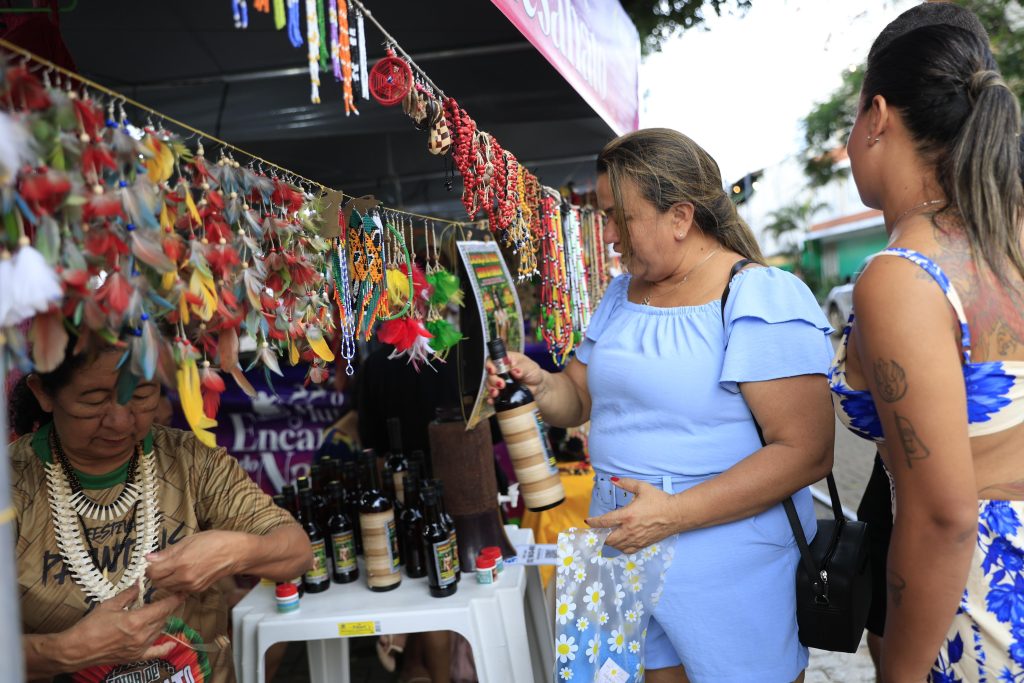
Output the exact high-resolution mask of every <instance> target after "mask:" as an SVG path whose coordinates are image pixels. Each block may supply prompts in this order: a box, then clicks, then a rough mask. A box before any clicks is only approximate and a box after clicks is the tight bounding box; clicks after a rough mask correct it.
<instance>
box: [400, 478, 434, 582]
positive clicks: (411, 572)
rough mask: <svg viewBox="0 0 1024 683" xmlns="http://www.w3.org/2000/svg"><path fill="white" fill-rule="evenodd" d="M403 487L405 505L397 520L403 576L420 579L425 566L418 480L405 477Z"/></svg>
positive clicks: (425, 568) (425, 571)
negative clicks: (403, 566) (403, 569)
mask: <svg viewBox="0 0 1024 683" xmlns="http://www.w3.org/2000/svg"><path fill="white" fill-rule="evenodd" d="M402 485H403V486H404V487H405V505H404V506H403V507H402V512H401V515H400V516H399V518H398V533H399V540H400V541H401V543H400V546H399V547H400V549H401V553H402V560H403V562H404V564H405V575H406V576H408V577H409V578H410V579H420V578H423V577H424V576H426V575H427V566H426V564H425V563H424V558H423V542H422V540H421V539H422V538H423V512H422V511H421V510H420V484H419V480H418V479H416V478H414V477H412V476H411V475H410V476H406V477H405V480H404V481H403V482H402Z"/></svg>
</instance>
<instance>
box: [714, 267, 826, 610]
mask: <svg viewBox="0 0 1024 683" xmlns="http://www.w3.org/2000/svg"><path fill="white" fill-rule="evenodd" d="M751 263H754V261H752V260H750V259H748V258H745V259H740V260H739V261H737V262H736V263H734V264H733V266H732V270H730V271H729V281H728V282H726V283H725V289H724V290H723V291H722V327H723V328H724V327H725V302H726V301H727V300H728V299H729V291H730V289H731V288H732V279H733V278H734V277H736V274H737V273H739V272H740V271H741V270H743V269H744V268H746V267H747V266H749V265H750V264H751ZM748 408H749V406H748ZM750 417H751V418H752V419H753V420H754V428H755V429H757V438H759V439H760V440H761V445H762V446H767V445H768V443H767V442H766V441H765V440H764V433H763V432H762V431H761V425H760V424H758V422H757V418H756V417H754V413H753V412H751V413H750ZM826 480H827V481H828V493H829V496H830V497H831V498H832V514H833V515H835V518H836V529H837V530H838V529H839V527H840V526H841V525H842V524H844V523H845V522H846V518H845V517H843V505H842V503H841V502H840V501H839V489H838V488H837V487H836V480H835V478H834V477H833V476H832V472H829V473H828V477H827V478H826ZM782 507H783V509H784V510H785V511H786V517H787V518H788V519H789V526H790V528H791V529H792V530H793V537H794V538H795V539H796V545H797V547H798V548H799V549H800V560H801V562H802V563H803V565H804V570H805V571H806V572H807V576H808V578H809V579H810V580H811V585H812V586H813V587H814V592H815V594H816V595H818V596H819V597H822V598H823V597H825V586H824V584H823V583H822V580H821V572H820V570H819V568H818V565H817V563H816V562H815V561H814V557H813V556H812V555H811V548H810V546H808V544H807V536H805V535H804V528H803V525H802V524H800V517H799V516H797V514H796V507H795V506H794V505H793V497H792V496H790V497H789V498H786V499H785V500H784V501H782Z"/></svg>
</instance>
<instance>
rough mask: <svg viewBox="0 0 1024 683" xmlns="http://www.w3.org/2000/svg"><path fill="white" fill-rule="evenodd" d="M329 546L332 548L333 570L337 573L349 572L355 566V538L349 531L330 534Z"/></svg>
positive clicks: (353, 569)
mask: <svg viewBox="0 0 1024 683" xmlns="http://www.w3.org/2000/svg"><path fill="white" fill-rule="evenodd" d="M331 546H332V547H333V548H334V571H335V572H336V573H338V574H351V573H352V572H353V571H355V568H356V539H355V534H353V533H352V532H351V531H343V532H342V533H340V534H331Z"/></svg>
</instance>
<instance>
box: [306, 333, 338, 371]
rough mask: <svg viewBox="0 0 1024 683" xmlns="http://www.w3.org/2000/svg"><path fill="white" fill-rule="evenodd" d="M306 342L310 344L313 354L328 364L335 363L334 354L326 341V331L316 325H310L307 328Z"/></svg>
mask: <svg viewBox="0 0 1024 683" xmlns="http://www.w3.org/2000/svg"><path fill="white" fill-rule="evenodd" d="M306 341H308V342H309V348H311V349H313V353H315V354H316V355H317V356H319V357H320V358H322V359H324V360H325V361H327V362H328V363H332V362H334V352H333V351H331V347H330V346H328V345H327V341H326V340H325V339H324V331H323V330H322V329H320V328H319V327H317V326H316V325H309V326H308V327H306Z"/></svg>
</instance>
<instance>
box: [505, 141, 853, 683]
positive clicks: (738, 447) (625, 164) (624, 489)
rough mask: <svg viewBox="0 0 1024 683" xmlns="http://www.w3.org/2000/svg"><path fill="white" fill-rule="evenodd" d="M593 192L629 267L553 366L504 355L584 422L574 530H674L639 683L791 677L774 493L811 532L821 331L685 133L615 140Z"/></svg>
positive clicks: (792, 564) (737, 682)
mask: <svg viewBox="0 0 1024 683" xmlns="http://www.w3.org/2000/svg"><path fill="white" fill-rule="evenodd" d="M597 194H598V200H599V202H600V208H601V209H603V210H604V211H605V212H606V213H607V217H608V220H607V223H606V227H605V232H604V235H603V238H604V241H605V242H606V243H608V244H611V245H612V246H613V247H614V248H615V249H616V251H618V252H620V253H621V254H622V255H623V263H624V265H625V266H626V268H627V269H628V271H629V274H627V275H622V276H620V277H618V278H616V279H615V280H613V281H612V283H611V285H610V286H609V289H608V291H607V292H606V293H605V295H604V297H603V299H602V300H601V303H600V305H599V306H598V308H597V310H596V311H595V313H594V316H593V319H592V321H591V323H590V327H589V328H588V329H587V331H586V337H585V339H584V340H583V342H582V344H581V345H580V346H579V348H578V349H577V351H576V357H575V359H573V360H572V361H570V362H569V364H568V365H567V366H566V368H565V369H564V370H563V371H562V372H560V373H548V372H545V371H543V370H541V369H540V368H539V367H538V366H537V365H536V364H535V363H533V362H531V361H530V360H528V359H527V358H525V357H524V356H521V355H517V354H510V355H512V356H513V358H512V361H513V364H514V366H515V367H514V369H513V371H512V373H513V377H515V378H516V379H518V380H520V381H522V382H524V383H525V384H526V385H527V386H528V387H529V388H530V389H531V390H532V391H533V393H534V396H535V397H536V399H537V402H538V404H539V405H540V408H541V411H542V412H543V415H544V419H545V420H546V421H548V422H549V423H550V424H553V425H556V426H565V427H569V426H576V425H580V424H583V423H584V422H586V421H588V420H590V422H591V429H590V453H591V460H592V463H593V465H594V469H595V471H596V477H595V486H594V493H593V498H592V503H591V510H590V512H591V517H590V518H589V519H588V520H587V522H588V523H589V524H590V525H591V526H595V527H615V531H613V533H612V534H611V535H610V536H609V538H608V544H609V545H611V546H613V547H615V548H618V549H620V550H622V551H624V552H635V551H636V550H639V549H640V548H643V547H646V546H648V545H650V544H652V543H655V542H659V541H662V540H664V539H670V538H674V539H675V540H674V543H675V544H676V545H675V561H674V562H673V564H672V567H671V569H670V570H669V572H668V576H667V577H666V581H665V590H664V594H663V595H662V597H661V600H660V602H659V603H658V605H657V607H656V608H655V610H654V612H653V618H652V620H651V623H650V626H649V627H648V634H647V642H646V680H647V681H649V682H650V683H666V682H668V681H672V682H679V681H687V680H690V681H693V682H694V683H741V682H742V683H749V682H750V681H758V682H759V683H789V682H790V681H794V680H800V679H802V677H803V673H802V672H803V669H804V668H805V666H806V664H807V649H806V648H804V647H803V646H802V645H801V644H800V642H799V640H798V638H797V623H796V597H795V594H794V591H795V578H794V577H795V572H796V565H797V561H798V559H799V553H798V550H797V547H796V543H795V540H794V538H793V533H792V530H791V529H790V526H789V523H788V522H787V519H786V515H785V513H784V511H783V508H782V506H781V505H780V501H782V500H783V499H785V498H787V497H789V496H793V497H794V500H795V503H796V508H797V510H798V512H799V515H800V519H801V521H802V523H803V528H804V533H805V534H806V535H807V537H808V538H809V539H810V538H812V537H813V535H814V532H815V522H814V511H813V507H812V502H811V497H810V494H809V492H808V490H807V488H806V487H807V486H808V485H809V484H811V483H812V482H815V481H818V480H819V479H821V478H823V477H824V476H825V475H826V474H827V473H828V472H829V471H830V469H831V467H832V442H833V436H834V433H833V431H834V418H833V417H832V414H831V410H830V407H829V398H828V385H827V382H826V379H825V373H826V371H827V369H828V365H829V361H830V359H831V355H832V348H831V345H830V342H829V336H828V335H829V333H830V328H829V326H828V323H827V322H826V320H825V317H824V316H823V314H822V312H821V310H820V309H819V307H818V305H817V303H816V302H815V300H814V297H813V296H812V295H811V293H810V291H808V289H807V287H806V286H805V285H804V284H803V283H802V282H800V281H799V280H798V279H797V278H796V277H794V276H793V275H791V274H789V273H786V272H783V271H781V270H778V269H775V268H767V267H764V266H762V265H760V264H761V261H762V258H761V254H760V250H759V249H758V247H757V243H756V241H755V239H754V237H753V235H752V234H751V232H750V229H749V228H748V227H747V226H746V224H744V223H743V221H742V220H741V219H740V218H739V216H738V215H737V213H736V209H735V206H734V205H733V203H732V201H731V200H730V199H729V197H728V196H727V195H726V193H725V191H724V190H723V189H722V179H721V174H720V172H719V170H718V165H717V164H716V163H715V161H714V160H713V159H712V158H711V157H710V156H709V155H708V154H707V152H705V151H704V150H703V149H701V148H700V147H699V146H698V145H697V144H696V143H694V142H693V141H692V140H690V139H689V138H688V137H686V136H684V135H682V134H680V133H677V132H675V131H671V130H667V129H648V130H641V131H638V132H635V133H630V134H628V135H625V136H623V137H621V138H618V139H617V140H614V141H613V142H611V143H609V145H608V146H607V147H606V148H605V149H604V150H603V151H602V153H601V155H600V157H599V158H598V185H597ZM743 259H749V260H750V261H752V263H751V265H749V266H748V267H746V268H744V269H743V270H741V271H740V272H739V273H738V274H737V275H736V276H735V277H733V278H732V281H731V283H730V284H731V292H730V295H729V297H728V300H727V304H726V306H725V307H724V310H723V308H722V306H721V297H722V292H723V289H724V288H725V286H726V284H727V282H728V281H729V274H730V271H731V269H732V267H733V265H734V264H735V263H737V262H738V261H741V260H743ZM491 386H492V395H494V394H496V391H497V388H498V387H500V386H501V380H500V379H498V378H496V377H495V378H492V382H491ZM752 413H753V415H754V416H756V418H757V422H758V423H760V425H761V427H762V428H763V431H764V437H765V440H766V442H767V446H764V447H762V445H761V442H760V440H759V438H758V434H757V430H756V427H755V423H754V418H753V417H752ZM581 521H582V520H581Z"/></svg>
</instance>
